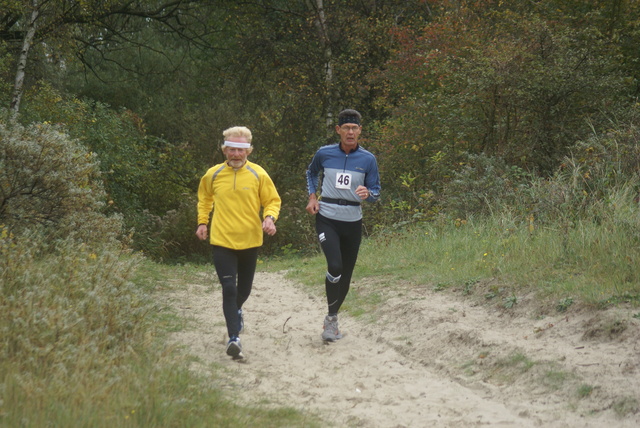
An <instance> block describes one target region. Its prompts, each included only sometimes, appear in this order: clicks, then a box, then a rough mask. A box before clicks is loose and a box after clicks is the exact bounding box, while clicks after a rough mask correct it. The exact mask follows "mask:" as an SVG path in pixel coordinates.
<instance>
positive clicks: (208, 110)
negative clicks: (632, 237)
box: [0, 0, 640, 259]
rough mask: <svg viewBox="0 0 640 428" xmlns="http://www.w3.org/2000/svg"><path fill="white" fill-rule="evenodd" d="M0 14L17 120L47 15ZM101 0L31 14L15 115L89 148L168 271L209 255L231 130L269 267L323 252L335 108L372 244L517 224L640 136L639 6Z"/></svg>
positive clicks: (0, 64) (129, 224) (131, 222)
mask: <svg viewBox="0 0 640 428" xmlns="http://www.w3.org/2000/svg"><path fill="white" fill-rule="evenodd" d="M0 4H2V5H3V6H7V7H6V8H4V9H3V12H2V16H3V18H4V19H3V20H2V21H0V22H2V25H3V28H2V29H1V30H2V31H0V38H1V39H2V43H3V44H2V45H0V52H2V56H1V57H0V73H2V77H3V79H2V81H1V82H0V85H1V86H0V87H1V88H3V91H2V94H1V95H2V96H1V97H0V99H1V100H4V101H3V102H5V103H6V105H7V107H8V106H9V103H10V101H11V100H12V94H11V93H9V92H11V90H12V85H13V81H14V77H15V70H16V67H17V66H18V65H19V64H20V52H21V51H20V49H21V47H24V44H22V42H23V41H24V40H25V37H26V30H28V28H29V22H30V21H29V19H28V18H29V16H32V15H30V13H31V12H32V10H33V9H32V8H33V6H34V5H36V6H37V5H38V4H39V3H38V2H36V3H32V2H21V1H2V2H0ZM101 5H102V6H101V7H99V8H98V7H88V6H87V5H85V4H84V3H83V2H75V1H72V2H45V3H42V4H40V7H42V9H40V10H38V11H39V12H41V18H40V21H36V25H35V26H34V30H35V32H34V36H33V43H32V44H31V50H30V53H29V56H28V57H27V61H26V65H25V67H24V70H25V81H24V82H25V83H24V93H23V100H22V104H21V109H20V114H19V116H18V120H19V121H20V122H21V123H23V124H24V125H25V126H28V125H29V124H30V123H32V122H40V123H42V122H48V123H56V124H61V125H63V126H64V127H65V129H66V132H68V133H69V135H71V136H72V137H73V138H74V139H76V141H78V142H79V143H80V144H82V145H84V146H85V147H86V148H87V149H88V150H89V151H90V152H91V153H95V154H96V155H97V160H98V161H99V165H100V171H101V179H102V180H103V182H104V189H105V191H106V193H107V198H106V200H105V201H104V203H106V204H107V205H106V212H107V213H121V214H122V215H123V218H124V224H125V227H126V229H127V230H128V231H129V230H132V231H133V235H132V236H133V244H134V248H137V249H141V250H144V251H145V252H146V253H147V254H149V255H152V256H153V257H155V258H159V259H178V258H180V259H183V258H188V257H192V256H194V255H196V256H198V257H200V256H206V254H207V252H208V249H207V246H206V245H203V244H201V243H200V242H197V241H196V240H195V239H194V236H193V227H194V222H195V220H194V219H195V191H196V187H197V182H198V179H199V177H200V175H202V174H203V173H204V172H205V171H206V169H207V168H208V167H209V166H211V165H212V164H214V163H217V162H220V161H222V154H221V152H220V150H219V149H218V147H219V143H220V139H221V131H222V130H223V129H224V128H226V127H228V126H232V125H238V124H243V125H247V126H249V127H250V128H251V129H252V130H253V132H254V145H255V147H256V150H255V151H254V153H253V154H252V160H253V161H255V162H257V163H259V164H261V165H262V166H264V167H265V169H266V170H267V171H268V172H269V173H270V175H271V176H272V177H273V179H274V181H275V183H276V185H277V187H278V188H279V190H280V192H281V194H282V196H283V202H284V204H283V211H282V213H281V216H280V220H279V233H278V234H277V235H276V236H275V237H273V238H268V239H267V240H266V242H265V248H264V251H265V252H266V253H269V254H278V253H282V252H291V251H315V250H316V248H317V246H316V245H314V243H313V234H312V233H311V229H312V222H311V219H310V218H309V216H308V215H307V214H306V213H305V211H304V206H305V203H306V189H305V181H304V171H305V169H306V166H307V164H308V162H309V161H310V159H311V156H312V155H313V153H314V151H315V150H316V149H317V148H318V147H319V146H321V145H323V144H326V143H327V142H331V141H335V138H336V137H335V134H334V132H333V125H334V117H335V115H336V114H337V112H338V111H339V110H341V109H342V108H346V107H352V108H357V109H358V110H360V111H361V112H362V113H363V115H364V118H365V121H364V134H363V140H362V144H363V145H364V146H365V147H367V148H368V149H370V150H371V151H373V152H374V153H376V154H377V155H378V159H379V163H380V168H381V172H382V180H383V198H382V201H381V202H380V203H379V204H377V205H376V206H373V207H366V210H367V212H366V218H365V222H366V226H367V231H368V232H369V233H372V232H375V231H376V230H381V229H385V228H387V227H390V226H394V225H396V226H400V225H403V224H407V223H412V222H416V221H428V220H429V219H433V218H435V217H437V216H441V215H448V216H453V217H454V218H458V217H462V218H464V217H466V216H469V215H475V214H481V213H486V212H487V211H488V210H495V207H496V206H502V207H504V206H506V205H508V206H510V207H511V209H514V210H515V211H516V212H518V213H519V215H521V216H522V219H523V221H526V219H527V218H528V217H529V216H530V215H531V214H532V210H535V209H536V208H535V207H536V206H537V205H536V203H535V201H531V200H527V199H523V198H522V195H523V194H526V193H527V192H529V193H530V192H531V189H532V188H535V189H542V188H547V187H548V186H545V185H543V184H541V183H543V182H544V181H545V180H547V181H548V180H551V181H553V180H554V179H557V178H558V177H561V176H563V175H564V173H565V172H566V171H567V159H576V158H575V156H576V154H577V153H582V152H584V153H586V154H589V153H595V152H597V149H596V146H598V145H597V144H596V143H598V142H600V141H603V139H606V138H607V137H605V136H608V135H612V134H615V133H628V132H631V134H632V135H633V132H635V131H633V129H634V128H633V126H634V124H635V119H634V115H635V112H634V105H635V103H636V98H637V96H638V90H639V88H640V86H639V84H638V82H639V80H638V79H639V77H640V62H639V60H640V57H639V54H638V51H637V49H636V48H635V47H636V46H637V45H638V43H639V42H640V40H639V39H640V19H639V18H638V16H640V13H638V12H640V4H639V2H637V1H626V0H616V1H604V0H590V1H588V2H585V1H578V0H575V1H554V0H544V1H538V2H529V1H512V2H503V1H497V0H446V1H429V0H413V1H388V2H357V3H353V2H346V1H344V0H330V1H326V0H325V1H322V0H314V1H302V0H300V1H293V2H292V1H282V0H270V1H264V2H249V3H242V4H239V3H237V2H231V1H224V0H218V1H215V2H202V1H178V2H171V3H166V4H163V2H148V1H137V2H119V1H109V2H103V3H101ZM54 23H59V25H58V26H57V27H55V26H54V25H53V24H54ZM54 28H55V30H54ZM13 90H14V91H15V85H14V87H13ZM628 141H629V139H624V143H627V142H628ZM624 143H623V144H624ZM579 147H580V148H579ZM619 148H620V149H621V150H623V151H629V152H633V150H634V149H633V148H631V147H629V148H625V146H621V147H619ZM586 150H590V151H587V152H585V151H586ZM589 159H590V160H589V162H593V159H591V158H589ZM581 160H583V158H577V159H576V161H581ZM584 160H587V158H584ZM580 168H582V166H581V167H580ZM608 168H609V169H610V168H611V167H608ZM636 172H637V171H633V172H632V173H631V175H633V174H635V173H636ZM609 183H611V182H609ZM534 199H535V198H534ZM516 205H517V206H516Z"/></svg>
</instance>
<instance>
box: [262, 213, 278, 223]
mask: <svg viewBox="0 0 640 428" xmlns="http://www.w3.org/2000/svg"><path fill="white" fill-rule="evenodd" d="M267 217H269V218H270V219H271V221H273V222H274V223H275V222H276V218H275V217H274V216H272V215H268V216H265V217H264V218H267Z"/></svg>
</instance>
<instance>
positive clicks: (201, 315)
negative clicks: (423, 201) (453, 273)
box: [168, 272, 640, 428]
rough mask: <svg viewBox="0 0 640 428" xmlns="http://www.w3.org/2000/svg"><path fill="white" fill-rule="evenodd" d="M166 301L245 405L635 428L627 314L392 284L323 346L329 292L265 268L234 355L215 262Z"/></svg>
mask: <svg viewBox="0 0 640 428" xmlns="http://www.w3.org/2000/svg"><path fill="white" fill-rule="evenodd" d="M353 286H354V289H362V290H364V289H365V288H366V280H365V281H363V282H361V283H354V284H353ZM168 298H169V302H170V304H171V305H172V306H173V307H174V308H176V310H177V312H178V314H179V315H180V316H181V317H183V318H184V319H186V320H189V322H187V326H186V328H185V329H184V330H183V331H180V332H177V333H174V334H173V335H172V339H171V340H172V341H174V342H175V343H177V344H179V345H181V346H184V349H185V352H187V353H188V354H191V355H193V356H195V357H197V359H196V361H195V362H194V363H192V364H193V366H192V368H193V369H194V370H197V371H200V372H203V373H206V372H207V371H208V370H210V369H211V367H218V368H219V367H222V368H223V370H218V371H217V372H216V373H217V376H218V378H217V379H216V380H215V382H217V383H218V384H219V385H220V388H225V389H226V390H227V391H228V392H229V394H230V395H229V396H230V397H233V398H234V399H235V400H238V401H239V402H243V403H246V404H252V405H261V406H287V407H294V408H296V409H299V410H303V411H307V412H311V413H315V414H318V415H320V416H321V417H322V419H323V420H325V421H327V423H328V424H330V425H331V426H336V427H344V426H353V427H380V428H385V427H390V428H391V427H393V428H397V427H431V426H434V427H435V426H437V427H462V426H483V425H486V426H505V427H511V426H512V427H534V426H544V427H602V426H610V427H632V426H633V427H635V426H640V413H638V410H639V409H640V404H639V403H640V376H639V374H638V368H639V367H640V353H639V352H638V351H639V349H638V346H639V345H638V339H639V338H640V327H639V323H638V320H636V319H634V318H633V317H631V312H632V311H628V312H624V311H619V312H616V313H615V314H613V313H610V312H602V313H599V314H597V315H595V314H593V313H591V314H588V313H585V314H572V315H571V316H568V315H564V314H558V315H557V316H555V317H547V318H544V319H541V320H537V321H535V320H532V319H530V318H528V317H526V316H518V315H514V314H507V313H505V312H504V311H499V310H495V309H492V308H490V307H486V306H482V305H477V304H475V305H474V304H473V303H472V302H471V301H470V300H468V299H459V300H455V299H456V298H455V296H454V297H452V296H451V294H448V295H444V294H442V293H437V292H434V291H431V290H429V291H425V292H424V294H423V295H421V296H415V295H413V296H412V297H411V298H409V297H408V296H407V295H402V293H401V294H400V295H398V293H397V292H396V293H395V294H394V295H393V296H392V295H389V296H383V302H384V303H383V305H381V309H380V310H379V312H378V313H376V314H374V315H373V316H372V317H371V318H373V319H375V322H370V321H365V320H356V319H354V318H351V317H349V315H348V314H347V313H343V314H341V315H340V326H341V330H342V331H343V333H344V335H345V336H344V338H343V339H342V340H340V341H338V342H336V343H331V344H324V343H323V342H322V340H321V339H320V334H321V332H322V320H323V318H324V315H325V310H326V304H325V300H324V298H322V297H315V296H310V295H309V294H307V293H305V292H304V291H303V290H302V289H301V288H300V287H298V286H297V285H296V284H294V283H292V282H291V281H289V280H286V279H285V278H284V276H283V275H282V274H279V273H260V272H258V273H257V274H256V278H255V281H254V290H253V293H252V295H251V297H250V298H249V300H248V301H247V303H246V304H245V307H244V313H245V332H244V334H242V335H241V340H242V344H243V347H244V353H245V355H246V357H247V358H246V359H245V360H243V362H237V361H233V360H231V359H230V357H228V356H227V355H226V354H225V351H224V350H225V344H226V340H227V337H226V327H225V325H224V320H223V317H222V309H221V306H222V303H221V299H222V296H221V292H220V289H219V286H218V285H217V284H216V283H215V280H214V274H213V272H212V273H211V275H203V276H202V281H201V282H199V283H188V284H178V285H175V284H174V286H173V287H172V292H171V293H170V294H169V295H168ZM636 312H637V310H636ZM616 322H618V323H619V324H620V325H618V324H616ZM618 330H621V331H618ZM220 376H222V378H220Z"/></svg>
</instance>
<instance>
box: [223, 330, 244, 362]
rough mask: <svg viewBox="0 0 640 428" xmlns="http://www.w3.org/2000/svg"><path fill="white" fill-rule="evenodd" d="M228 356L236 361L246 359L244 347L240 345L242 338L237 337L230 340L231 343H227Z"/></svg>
mask: <svg viewBox="0 0 640 428" xmlns="http://www.w3.org/2000/svg"><path fill="white" fill-rule="evenodd" d="M227 355H229V356H231V357H233V359H234V360H237V359H240V358H244V355H242V345H241V344H240V338H239V337H237V336H234V337H232V338H231V339H229V343H227Z"/></svg>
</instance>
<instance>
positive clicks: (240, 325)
mask: <svg viewBox="0 0 640 428" xmlns="http://www.w3.org/2000/svg"><path fill="white" fill-rule="evenodd" d="M238 329H239V331H238V333H242V332H244V318H243V317H242V309H238Z"/></svg>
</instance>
